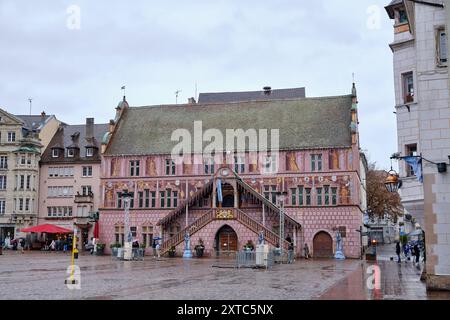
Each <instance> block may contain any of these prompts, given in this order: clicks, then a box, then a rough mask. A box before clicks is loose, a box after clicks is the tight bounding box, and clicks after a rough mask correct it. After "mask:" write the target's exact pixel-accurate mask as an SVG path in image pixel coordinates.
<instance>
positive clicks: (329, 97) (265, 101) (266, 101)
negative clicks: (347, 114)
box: [129, 94, 352, 109]
mask: <svg viewBox="0 0 450 320" xmlns="http://www.w3.org/2000/svg"><path fill="white" fill-rule="evenodd" d="M351 97H352V95H351V94H346V95H336V96H325V97H306V98H280V99H271V100H247V101H230V102H205V103H194V104H189V103H179V104H155V105H144V106H130V107H129V109H143V108H145V109H150V108H157V107H176V108H180V107H187V106H189V107H195V106H210V105H211V106H217V105H237V104H250V103H276V102H278V101H305V100H330V99H338V98H351Z"/></svg>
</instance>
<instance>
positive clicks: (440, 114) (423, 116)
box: [386, 0, 450, 289]
mask: <svg viewBox="0 0 450 320" xmlns="http://www.w3.org/2000/svg"><path fill="white" fill-rule="evenodd" d="M448 5H449V4H448V3H447V4H446V6H447V14H448ZM386 10H387V13H388V15H389V17H390V18H391V19H392V20H393V21H394V41H393V42H392V43H391V44H390V47H391V49H392V52H393V56H394V83H395V110H396V114H397V135H398V151H399V152H400V153H401V156H422V157H423V160H422V167H423V183H421V182H419V181H418V179H417V178H416V173H415V172H414V171H413V169H412V168H411V167H410V166H408V165H406V164H405V162H404V161H400V176H401V179H402V181H403V186H402V188H401V197H402V201H403V205H404V207H405V209H406V211H407V213H409V214H411V215H412V216H413V217H414V218H415V219H416V221H417V222H419V224H420V225H421V226H422V228H424V230H425V240H426V249H427V263H426V272H427V287H428V288H430V289H450V213H449V203H450V173H448V166H447V165H446V163H448V162H449V156H450V105H449V76H448V63H449V62H448V52H449V46H448V22H449V19H448V16H447V17H446V9H445V5H444V2H443V1H442V0H427V1H409V0H393V1H392V2H391V3H390V4H389V5H388V6H387V7H386ZM438 163H440V164H441V165H440V169H438V165H437V164H438Z"/></svg>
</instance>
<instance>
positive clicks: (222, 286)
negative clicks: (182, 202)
mask: <svg viewBox="0 0 450 320" xmlns="http://www.w3.org/2000/svg"><path fill="white" fill-rule="evenodd" d="M69 263H70V256H69V255H68V254H63V253H54V252H52V253H42V252H26V253H25V254H20V253H17V252H11V251H7V252H4V254H3V255H2V256H0V293H1V294H0V299H20V300H28V299H183V300H188V299H220V300H221V299H224V300H233V299H250V300H252V299H276V300H286V299H374V298H381V299H383V298H385V299H426V298H445V299H450V295H446V296H443V295H440V296H429V295H428V296H427V294H426V291H425V286H424V284H423V283H422V282H420V280H418V277H419V275H420V271H418V270H416V271H414V267H413V266H412V264H408V265H406V264H405V265H401V266H400V267H399V266H398V265H397V264H396V263H395V262H390V261H387V262H380V266H381V270H382V275H383V274H384V273H386V274H385V275H386V277H385V278H383V277H382V282H381V285H382V289H381V290H378V291H376V290H368V289H366V285H365V283H366V281H365V279H366V278H367V276H368V274H367V273H366V267H367V265H366V264H365V263H362V262H361V261H359V260H345V261H336V260H315V261H313V260H308V261H305V260H299V261H296V262H295V263H294V264H291V265H275V266H274V268H273V269H271V270H268V271H266V270H254V269H234V268H229V266H231V265H232V263H233V260H215V259H190V260H184V259H181V258H172V259H170V258H161V259H160V260H155V259H153V258H152V257H146V260H145V261H115V260H112V259H111V257H109V256H104V257H96V256H90V255H81V256H80V259H78V260H76V263H77V264H78V266H79V267H80V270H81V289H80V290H69V289H68V288H67V287H66V285H65V284H64V280H65V279H66V278H67V277H68V274H67V273H66V269H67V267H68V266H69ZM384 263H385V265H384ZM213 266H216V267H213ZM217 266H220V268H218V267H217Z"/></svg>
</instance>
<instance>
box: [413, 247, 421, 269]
mask: <svg viewBox="0 0 450 320" xmlns="http://www.w3.org/2000/svg"><path fill="white" fill-rule="evenodd" d="M414 254H415V256H416V264H418V263H419V259H420V249H419V246H418V245H417V244H416V245H415V246H414Z"/></svg>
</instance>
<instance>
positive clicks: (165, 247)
mask: <svg viewBox="0 0 450 320" xmlns="http://www.w3.org/2000/svg"><path fill="white" fill-rule="evenodd" d="M214 217H215V211H214V210H212V209H211V210H209V211H208V212H207V213H205V214H204V215H203V216H201V217H200V218H198V219H197V220H195V221H194V222H193V223H191V224H190V225H188V226H187V227H186V228H184V229H183V230H181V231H180V232H178V233H177V234H175V235H174V236H173V237H171V238H170V239H168V240H166V241H164V242H163V244H162V245H161V255H163V254H165V253H167V252H168V251H169V249H170V247H172V246H177V245H179V244H180V243H182V242H183V241H184V235H185V234H186V231H188V232H189V235H190V236H192V235H193V234H194V233H196V232H197V231H199V230H201V229H202V228H203V227H204V226H206V225H207V224H208V223H210V222H211V221H213V220H214Z"/></svg>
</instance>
